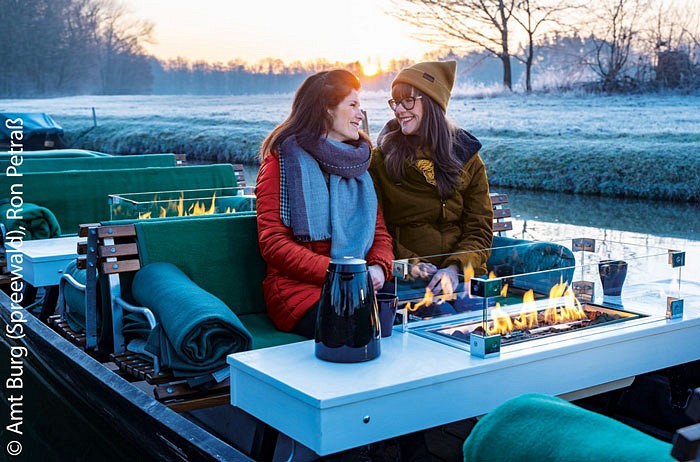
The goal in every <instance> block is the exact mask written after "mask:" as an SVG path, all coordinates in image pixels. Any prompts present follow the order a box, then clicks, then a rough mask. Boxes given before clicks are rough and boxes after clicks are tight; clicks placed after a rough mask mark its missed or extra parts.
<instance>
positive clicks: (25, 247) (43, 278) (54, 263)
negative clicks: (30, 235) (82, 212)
mask: <svg viewBox="0 0 700 462" xmlns="http://www.w3.org/2000/svg"><path fill="white" fill-rule="evenodd" d="M79 239H80V238H79V237H78V236H69V237H57V238H53V239H38V240H33V241H24V242H23V243H22V246H21V247H20V248H19V249H16V250H15V249H14V248H13V247H12V245H11V244H10V242H9V241H8V242H6V243H5V249H6V252H8V254H7V262H8V269H10V270H12V268H11V262H10V254H11V253H12V252H19V253H21V254H22V256H23V257H22V260H23V261H22V265H21V266H22V278H23V279H24V280H25V281H26V282H28V283H29V284H31V285H32V286H34V287H46V286H53V285H56V284H58V282H59V280H60V279H61V275H62V274H63V270H64V269H65V268H66V266H67V265H68V263H70V262H71V261H73V260H75V259H76V257H77V256H78V253H77V244H78V240H79Z"/></svg>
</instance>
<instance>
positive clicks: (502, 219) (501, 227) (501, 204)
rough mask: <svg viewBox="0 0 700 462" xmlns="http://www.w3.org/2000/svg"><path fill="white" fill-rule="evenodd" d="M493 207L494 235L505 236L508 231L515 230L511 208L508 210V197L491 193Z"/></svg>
mask: <svg viewBox="0 0 700 462" xmlns="http://www.w3.org/2000/svg"><path fill="white" fill-rule="evenodd" d="M491 205H492V207H493V233H494V234H495V235H498V236H505V233H506V232H507V231H512V230H513V222H512V221H510V218H511V213H510V208H508V196H507V195H505V194H498V193H491Z"/></svg>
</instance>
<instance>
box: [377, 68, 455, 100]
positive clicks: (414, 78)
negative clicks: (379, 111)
mask: <svg viewBox="0 0 700 462" xmlns="http://www.w3.org/2000/svg"><path fill="white" fill-rule="evenodd" d="M456 70H457V61H444V62H440V61H431V62H425V63H418V64H414V65H413V66H411V67H407V68H406V69H403V70H402V71H401V72H399V74H398V75H397V76H396V78H395V79H394V81H393V82H391V88H392V89H393V88H394V85H396V84H397V83H407V84H409V85H412V86H414V87H415V88H417V89H419V90H420V91H422V92H423V93H425V94H426V95H428V96H430V97H431V98H432V99H433V100H434V101H435V102H436V103H438V104H439V105H440V107H442V109H443V110H445V111H447V103H448V102H449V101H450V93H451V92H452V87H453V86H454V83H455V71H456Z"/></svg>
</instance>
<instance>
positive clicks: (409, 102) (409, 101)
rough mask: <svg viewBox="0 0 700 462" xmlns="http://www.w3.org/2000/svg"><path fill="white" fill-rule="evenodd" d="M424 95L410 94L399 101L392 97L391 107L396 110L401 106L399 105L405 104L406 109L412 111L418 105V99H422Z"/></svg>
mask: <svg viewBox="0 0 700 462" xmlns="http://www.w3.org/2000/svg"><path fill="white" fill-rule="evenodd" d="M422 98H423V97H422V96H409V97H408V98H404V99H402V100H401V101H399V102H398V103H397V102H396V101H395V100H394V99H393V98H392V99H390V100H389V101H387V102H388V103H389V107H390V108H391V110H392V111H396V108H397V107H399V105H401V106H403V108H404V109H406V110H407V111H410V110H411V109H413V108H414V107H415V106H416V100H418V99H422Z"/></svg>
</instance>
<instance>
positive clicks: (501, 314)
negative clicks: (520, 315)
mask: <svg viewBox="0 0 700 462" xmlns="http://www.w3.org/2000/svg"><path fill="white" fill-rule="evenodd" d="M491 316H492V320H491V326H487V327H486V333H487V334H488V335H494V334H507V333H508V332H512V331H513V320H512V319H510V315H509V314H508V313H506V312H505V311H503V308H501V304H500V303H496V306H495V307H494V308H493V310H491Z"/></svg>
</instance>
